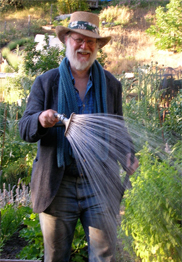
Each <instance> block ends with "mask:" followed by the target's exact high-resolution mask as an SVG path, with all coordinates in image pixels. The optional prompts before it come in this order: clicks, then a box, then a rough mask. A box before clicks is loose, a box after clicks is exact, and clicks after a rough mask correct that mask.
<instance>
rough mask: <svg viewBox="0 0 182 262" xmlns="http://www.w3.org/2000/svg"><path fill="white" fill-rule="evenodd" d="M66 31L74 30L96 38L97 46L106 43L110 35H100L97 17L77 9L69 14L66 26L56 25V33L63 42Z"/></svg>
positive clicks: (100, 46)
mask: <svg viewBox="0 0 182 262" xmlns="http://www.w3.org/2000/svg"><path fill="white" fill-rule="evenodd" d="M68 32H75V33H79V34H82V35H84V36H88V37H92V38H96V39H97V40H98V43H99V48H102V47H103V46H104V45H106V44H107V43H108V42H109V41H110V39H111V37H110V36H106V37H101V36H100V35H99V17H98V16H97V15H95V14H93V13H90V12H83V11H77V12H74V13H73V14H72V15H71V19H70V23H69V25H68V27H64V26H57V27H56V34H57V36H58V38H59V40H60V41H61V42H63V43H64V37H65V35H66V34H67V33H68Z"/></svg>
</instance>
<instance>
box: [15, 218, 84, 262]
mask: <svg viewBox="0 0 182 262" xmlns="http://www.w3.org/2000/svg"><path fill="white" fill-rule="evenodd" d="M24 225H26V226H27V227H26V228H24V229H22V230H21V231H20V236H21V237H22V238H25V239H26V240H27V242H28V245H27V246H26V247H24V248H23V249H22V251H21V252H20V253H19V254H18V258H20V259H41V258H42V257H43V251H44V245H43V236H42V232H41V227H40V222H39V216H38V214H35V213H31V214H30V213H29V214H27V216H25V218H24ZM86 246H87V243H86V240H85V233H84V230H83V227H82V225H81V222H80V221H78V223H77V226H76V229H75V233H74V238H73V243H72V254H71V257H72V261H75V262H84V261H85V260H84V258H86V257H87V252H86V250H85V247H86Z"/></svg>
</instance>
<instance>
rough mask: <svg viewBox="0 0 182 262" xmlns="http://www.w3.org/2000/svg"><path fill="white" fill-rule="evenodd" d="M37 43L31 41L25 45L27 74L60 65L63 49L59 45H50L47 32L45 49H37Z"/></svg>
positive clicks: (41, 71)
mask: <svg viewBox="0 0 182 262" xmlns="http://www.w3.org/2000/svg"><path fill="white" fill-rule="evenodd" d="M36 45H37V43H36V42H31V43H29V44H28V45H27V46H26V47H25V57H24V62H25V71H26V73H27V74H29V73H30V72H31V73H32V74H34V75H36V74H38V73H39V74H40V73H43V72H45V71H48V70H49V69H52V68H56V67H58V66H59V64H60V56H61V51H60V50H59V48H58V47H49V39H48V35H47V34H45V45H44V46H43V50H36ZM62 53H64V50H63V51H62Z"/></svg>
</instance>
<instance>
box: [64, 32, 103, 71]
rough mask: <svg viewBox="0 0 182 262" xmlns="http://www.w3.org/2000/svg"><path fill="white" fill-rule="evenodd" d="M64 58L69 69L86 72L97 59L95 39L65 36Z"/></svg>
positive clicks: (79, 35)
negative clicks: (67, 61)
mask: <svg viewBox="0 0 182 262" xmlns="http://www.w3.org/2000/svg"><path fill="white" fill-rule="evenodd" d="M65 40H66V41H65V42H66V57H67V58H68V60H69V61H70V64H71V67H72V68H74V69H76V70H78V71H84V70H88V69H89V68H90V67H91V65H92V64H93V63H94V61H95V59H96V57H97V51H98V44H97V42H96V39H95V38H91V37H86V36H83V35H81V34H77V33H71V34H70V35H68V36H66V39H65Z"/></svg>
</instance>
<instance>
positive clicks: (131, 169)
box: [126, 153, 139, 176]
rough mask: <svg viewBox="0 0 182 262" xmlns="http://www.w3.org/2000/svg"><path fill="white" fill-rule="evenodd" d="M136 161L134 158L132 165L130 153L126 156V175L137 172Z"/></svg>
mask: <svg viewBox="0 0 182 262" xmlns="http://www.w3.org/2000/svg"><path fill="white" fill-rule="evenodd" d="M138 165H139V164H138V159H137V158H136V157H134V161H133V163H132V162H131V153H128V154H127V155H126V167H127V174H128V175H130V176H131V175H133V173H134V172H135V171H136V170H137V168H138Z"/></svg>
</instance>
